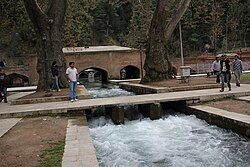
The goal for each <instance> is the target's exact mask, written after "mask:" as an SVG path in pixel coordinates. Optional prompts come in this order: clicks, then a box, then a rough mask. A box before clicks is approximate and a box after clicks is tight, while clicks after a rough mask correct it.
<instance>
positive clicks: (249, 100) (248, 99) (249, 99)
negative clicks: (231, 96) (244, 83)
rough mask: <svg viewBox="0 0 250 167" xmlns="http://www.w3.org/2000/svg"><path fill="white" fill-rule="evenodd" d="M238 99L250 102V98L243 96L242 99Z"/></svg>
mask: <svg viewBox="0 0 250 167" xmlns="http://www.w3.org/2000/svg"><path fill="white" fill-rule="evenodd" d="M238 99H239V100H243V101H248V102H250V96H243V97H239V98H238Z"/></svg>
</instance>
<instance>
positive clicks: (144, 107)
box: [138, 103, 162, 120]
mask: <svg viewBox="0 0 250 167" xmlns="http://www.w3.org/2000/svg"><path fill="white" fill-rule="evenodd" d="M138 110H139V112H140V113H141V114H142V115H143V116H144V117H149V118H150V119H151V120H155V119H159V118H161V115H162V107H161V104H160V103H152V104H139V105H138Z"/></svg>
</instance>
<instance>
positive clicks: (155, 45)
mask: <svg viewBox="0 0 250 167" xmlns="http://www.w3.org/2000/svg"><path fill="white" fill-rule="evenodd" d="M190 1H191V0H181V1H180V3H179V5H178V7H177V9H176V10H175V11H174V12H172V13H173V14H171V12H170V11H171V3H170V2H169V0H158V3H157V7H156V9H155V12H154V15H153V18H152V21H151V26H150V29H149V34H148V40H147V48H146V60H145V64H144V69H145V71H146V75H145V76H144V78H143V79H142V81H141V82H142V83H146V82H152V81H160V80H164V79H169V78H171V77H172V76H173V75H174V69H173V66H172V64H171V62H170V61H169V58H168V49H167V47H168V46H167V42H168V41H169V39H170V37H171V35H172V33H173V31H174V29H175V27H176V25H177V24H178V23H179V21H180V19H181V17H182V15H183V14H184V13H185V11H186V10H187V8H188V5H189V3H190Z"/></svg>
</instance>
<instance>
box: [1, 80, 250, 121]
mask: <svg viewBox="0 0 250 167" xmlns="http://www.w3.org/2000/svg"><path fill="white" fill-rule="evenodd" d="M249 95H250V84H245V85H244V84H242V86H241V87H233V88H232V91H230V92H229V91H227V90H226V91H225V92H219V89H205V90H193V91H181V92H170V93H160V94H146V95H136V96H123V97H111V98H99V99H87V100H79V101H77V102H74V103H72V102H69V101H67V102H65V101H64V102H50V103H39V104H27V105H26V104H25V105H13V106H10V105H8V106H4V107H2V106H1V105H2V104H0V118H10V117H23V116H27V115H33V114H49V113H66V112H67V111H71V110H84V109H90V108H95V107H99V106H125V105H137V104H150V103H160V102H169V101H181V100H187V101H195V100H200V101H206V100H214V99H220V98H224V97H234V96H236V97H238V96H249Z"/></svg>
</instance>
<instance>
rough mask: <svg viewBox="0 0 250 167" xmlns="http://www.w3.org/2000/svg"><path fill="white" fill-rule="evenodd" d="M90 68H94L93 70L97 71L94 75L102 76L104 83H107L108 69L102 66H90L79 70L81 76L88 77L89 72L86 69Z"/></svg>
mask: <svg viewBox="0 0 250 167" xmlns="http://www.w3.org/2000/svg"><path fill="white" fill-rule="evenodd" d="M89 69H93V70H95V71H97V72H96V73H95V74H94V77H101V81H102V83H107V82H108V71H107V70H104V69H102V68H99V67H88V68H85V69H83V70H81V71H80V72H79V78H81V76H83V77H87V76H88V72H87V71H86V70H89Z"/></svg>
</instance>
